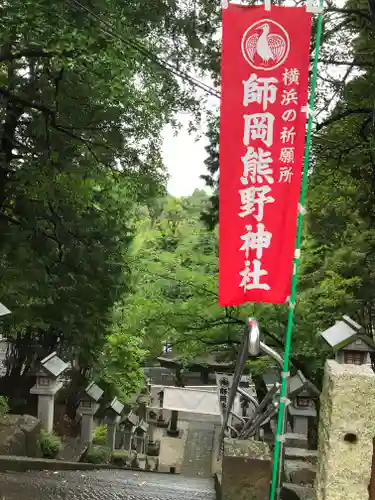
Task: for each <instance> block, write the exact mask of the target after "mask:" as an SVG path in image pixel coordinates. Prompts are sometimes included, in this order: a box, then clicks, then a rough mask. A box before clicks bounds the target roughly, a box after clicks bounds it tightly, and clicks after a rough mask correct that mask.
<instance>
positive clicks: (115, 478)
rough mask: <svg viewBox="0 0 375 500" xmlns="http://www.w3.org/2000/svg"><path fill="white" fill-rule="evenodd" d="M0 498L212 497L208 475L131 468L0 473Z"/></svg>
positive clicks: (112, 499) (199, 499)
mask: <svg viewBox="0 0 375 500" xmlns="http://www.w3.org/2000/svg"><path fill="white" fill-rule="evenodd" d="M0 498H1V500H30V499H31V500H194V499H195V500H215V491H214V483H213V480H211V479H202V478H197V477H195V478H186V477H182V476H179V475H169V474H168V475H166V474H149V473H134V472H131V471H96V472H88V473H82V471H80V472H49V471H48V472H30V473H8V474H6V473H4V474H0Z"/></svg>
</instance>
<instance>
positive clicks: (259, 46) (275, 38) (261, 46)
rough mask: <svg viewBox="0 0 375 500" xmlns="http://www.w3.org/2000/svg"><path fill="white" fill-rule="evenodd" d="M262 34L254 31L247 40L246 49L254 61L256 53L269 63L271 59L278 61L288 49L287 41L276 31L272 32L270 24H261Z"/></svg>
mask: <svg viewBox="0 0 375 500" xmlns="http://www.w3.org/2000/svg"><path fill="white" fill-rule="evenodd" d="M258 29H260V30H262V34H260V35H259V34H258V33H254V34H253V35H251V36H249V38H248V39H247V42H246V50H247V53H248V55H249V57H250V59H251V60H252V61H254V56H255V54H258V56H259V57H260V58H261V59H262V60H263V62H264V63H265V64H266V65H267V64H268V62H269V61H270V60H272V61H274V62H275V63H278V62H279V61H280V60H281V59H282V58H283V56H284V54H285V51H286V41H285V40H284V38H283V37H282V36H280V35H277V34H276V33H270V25H269V24H267V23H266V24H263V25H262V26H259V28H258Z"/></svg>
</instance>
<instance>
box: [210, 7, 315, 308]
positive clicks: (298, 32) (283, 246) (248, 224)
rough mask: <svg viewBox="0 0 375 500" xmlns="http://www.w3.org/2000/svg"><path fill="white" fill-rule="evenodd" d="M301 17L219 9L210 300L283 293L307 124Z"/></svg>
mask: <svg viewBox="0 0 375 500" xmlns="http://www.w3.org/2000/svg"><path fill="white" fill-rule="evenodd" d="M311 18H312V16H311V14H310V13H308V12H306V9H305V8H304V7H272V9H271V10H270V11H266V10H265V9H264V7H263V6H259V7H258V6H252V7H243V6H239V5H233V4H230V5H229V7H228V8H227V9H223V46H222V90H221V112H220V113H221V115H220V214H219V215H220V216H219V219H220V221H219V238H220V267H219V303H220V305H222V306H237V305H240V304H242V303H244V302H271V303H275V304H279V303H283V302H285V300H286V299H287V297H288V296H289V295H290V287H291V277H292V269H293V258H294V246H295V237H296V220H297V210H298V200H299V195H300V187H301V177H302V162H303V154H304V144H305V132H306V123H307V116H306V115H307V109H308V108H307V96H308V70H309V59H310V52H309V51H310V33H311Z"/></svg>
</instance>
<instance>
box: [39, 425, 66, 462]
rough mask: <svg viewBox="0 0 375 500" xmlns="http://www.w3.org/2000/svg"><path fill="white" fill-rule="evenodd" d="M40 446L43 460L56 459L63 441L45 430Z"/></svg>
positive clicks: (42, 433)
mask: <svg viewBox="0 0 375 500" xmlns="http://www.w3.org/2000/svg"><path fill="white" fill-rule="evenodd" d="M39 444H40V451H41V452H42V456H43V458H56V457H57V455H58V454H59V452H60V451H61V449H62V442H61V439H60V438H59V437H58V436H56V435H55V434H50V433H49V432H47V431H45V430H42V431H41V432H40V436H39Z"/></svg>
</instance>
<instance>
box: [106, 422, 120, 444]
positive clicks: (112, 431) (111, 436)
mask: <svg viewBox="0 0 375 500" xmlns="http://www.w3.org/2000/svg"><path fill="white" fill-rule="evenodd" d="M119 422H120V417H119V416H107V417H106V419H105V423H106V424H107V446H108V448H109V449H110V450H112V451H113V450H114V449H115V448H116V431H117V426H118V423H119Z"/></svg>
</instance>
